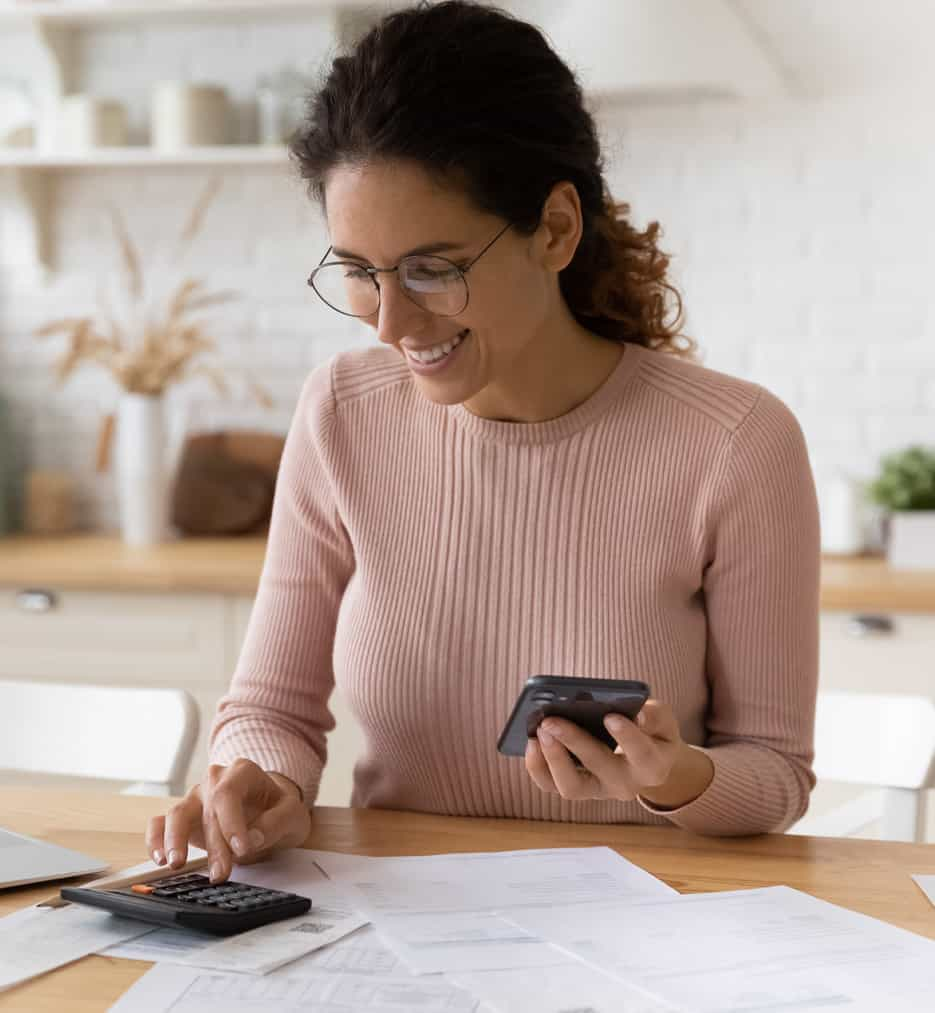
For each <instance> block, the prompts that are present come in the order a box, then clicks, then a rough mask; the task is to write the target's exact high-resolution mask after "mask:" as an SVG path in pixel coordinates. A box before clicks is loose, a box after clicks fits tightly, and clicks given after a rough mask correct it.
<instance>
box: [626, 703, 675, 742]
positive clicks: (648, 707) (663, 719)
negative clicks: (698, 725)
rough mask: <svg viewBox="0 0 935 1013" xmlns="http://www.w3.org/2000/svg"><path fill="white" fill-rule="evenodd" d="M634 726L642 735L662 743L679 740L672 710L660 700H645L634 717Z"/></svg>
mask: <svg viewBox="0 0 935 1013" xmlns="http://www.w3.org/2000/svg"><path fill="white" fill-rule="evenodd" d="M636 725H637V727H638V728H639V730H640V731H641V732H642V733H643V734H644V735H648V736H650V738H653V739H659V740H661V741H663V742H677V741H678V740H679V739H680V738H681V733H680V731H679V724H678V721H677V720H676V718H675V715H674V714H673V713H672V708H671V707H668V706H666V704H664V703H662V701H661V700H647V701H646V703H645V704H644V706H643V709H642V710H641V711H640V712H639V714H637V716H636Z"/></svg>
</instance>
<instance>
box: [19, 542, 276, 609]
mask: <svg viewBox="0 0 935 1013" xmlns="http://www.w3.org/2000/svg"><path fill="white" fill-rule="evenodd" d="M265 551H266V539H265V538H262V537H251V538H184V539H179V540H178V541H173V542H166V543H164V544H163V545H157V546H155V547H153V548H131V547H130V546H127V545H124V544H123V543H122V542H121V541H120V540H119V539H118V538H116V537H113V536H110V535H69V536H67V537H63V538H39V537H31V536H28V535H14V536H12V537H7V538H2V539H0V587H16V588H27V587H28V588H58V589H62V590H84V591H174V592H184V591H211V592H215V593H218V594H249V595H252V594H254V593H255V592H256V588H257V583H258V581H259V579H260V570H261V569H262V566H263V555H264V553H265Z"/></svg>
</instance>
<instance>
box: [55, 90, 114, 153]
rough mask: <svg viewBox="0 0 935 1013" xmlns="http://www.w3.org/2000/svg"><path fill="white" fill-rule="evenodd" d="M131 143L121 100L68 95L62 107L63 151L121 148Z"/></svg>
mask: <svg viewBox="0 0 935 1013" xmlns="http://www.w3.org/2000/svg"><path fill="white" fill-rule="evenodd" d="M126 143H127V111H126V109H125V108H124V106H123V105H122V103H120V102H116V101H113V100H111V99H102V98H95V96H93V95H84V94H75V95H66V96H65V97H64V98H63V99H62V102H61V105H60V107H59V120H58V147H59V148H61V149H62V150H63V151H88V150H90V149H91V148H101V147H121V146H123V145H125V144H126Z"/></svg>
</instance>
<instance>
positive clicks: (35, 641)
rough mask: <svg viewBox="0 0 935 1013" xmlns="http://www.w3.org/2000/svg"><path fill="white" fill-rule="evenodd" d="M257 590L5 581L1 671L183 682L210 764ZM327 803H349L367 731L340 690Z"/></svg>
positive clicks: (201, 759)
mask: <svg viewBox="0 0 935 1013" xmlns="http://www.w3.org/2000/svg"><path fill="white" fill-rule="evenodd" d="M252 606H253V596H252V595H240V594H221V593H210V592H201V593H181V592H173V593H158V592H146V591H129V592H128V591H96V590H76V589H70V588H69V589H62V588H59V587H55V586H40V587H37V586H29V587H19V588H15V587H0V679H37V680H42V681H47V682H79V683H94V684H98V685H112V686H141V687H142V686H154V687H157V686H176V687H179V688H182V689H186V690H188V691H189V692H190V693H191V694H192V696H193V697H194V699H195V702H196V703H197V705H198V710H199V716H200V728H199V733H198V739H197V743H196V747H195V753H194V756H193V759H192V764H191V767H190V770H189V783H194V782H196V781H197V780H198V778H199V777H200V774H201V772H202V771H203V770H204V769H205V767H206V766H207V762H208V761H207V757H208V744H207V740H208V731H209V728H210V724H211V719H212V716H213V714H214V711H215V708H216V706H217V702H218V700H219V699H220V697H221V696H222V695H223V693H224V692H225V691H226V689H227V686H228V684H229V682H230V676H231V673H232V672H233V670H234V666H235V664H236V661H237V657H238V655H239V652H240V647H241V644H242V643H243V638H244V635H245V633H246V629H247V623H248V621H249V617H250V610H251V608H252ZM331 706H332V710H333V713H334V715H335V719H336V721H337V725H336V727H335V729H334V731H333V732H332V733H331V734H330V736H329V739H328V749H329V761H328V767H327V769H326V772H325V776H324V778H323V781H322V788H321V795H320V799H319V800H320V801H321V803H322V804H323V805H347V803H348V801H349V799H350V793H351V786H352V780H353V767H354V762H355V760H356V758H357V756H358V754H359V752H360V750H361V748H362V744H363V736H362V734H361V733H360V731H359V729H358V727H357V725H356V722H355V721H354V719H353V716H352V715H351V714H350V712H349V710H348V708H347V706H346V704H345V703H344V701H343V700H342V699H341V698H340V697H339V695H338V694H335V695H334V696H333V697H332V701H331Z"/></svg>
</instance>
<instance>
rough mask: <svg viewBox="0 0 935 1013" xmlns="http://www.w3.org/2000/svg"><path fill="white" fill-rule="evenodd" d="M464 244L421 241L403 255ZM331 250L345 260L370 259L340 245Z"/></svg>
mask: <svg viewBox="0 0 935 1013" xmlns="http://www.w3.org/2000/svg"><path fill="white" fill-rule="evenodd" d="M466 245H467V244H465V243H449V242H442V243H423V245H422V246H416V247H415V248H414V249H412V250H410V251H409V252H408V253H404V254H403V257H418V256H427V255H429V254H432V253H443V252H446V251H447V252H452V251H454V250H463V249H464V248H465V246H466ZM331 252H332V253H333V254H334V255H335V256H337V257H341V258H344V259H347V260H363V261H366V262H367V263H368V264H369V263H370V261H369V260H367V258H366V257H362V256H361V255H360V254H359V253H351V251H350V250H343V249H341V247H340V246H332V247H331ZM400 259H402V258H400Z"/></svg>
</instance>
